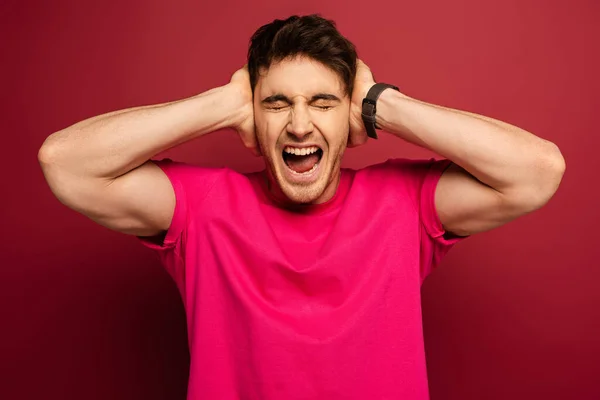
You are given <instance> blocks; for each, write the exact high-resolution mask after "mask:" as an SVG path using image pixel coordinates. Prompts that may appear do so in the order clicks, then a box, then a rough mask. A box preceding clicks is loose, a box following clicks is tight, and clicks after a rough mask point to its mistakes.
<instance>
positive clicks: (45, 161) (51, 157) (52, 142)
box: [37, 133, 59, 168]
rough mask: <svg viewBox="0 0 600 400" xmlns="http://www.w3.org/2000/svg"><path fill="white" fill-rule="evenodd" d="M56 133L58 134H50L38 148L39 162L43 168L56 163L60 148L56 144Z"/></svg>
mask: <svg viewBox="0 0 600 400" xmlns="http://www.w3.org/2000/svg"><path fill="white" fill-rule="evenodd" d="M54 135H56V134H55V133H53V134H52V135H50V136H48V137H47V138H46V140H44V143H42V146H41V147H40V148H39V150H38V155H37V156H38V162H39V163H40V165H41V166H42V168H45V167H47V166H49V165H52V164H54V163H55V162H56V159H57V158H58V154H59V150H58V146H57V144H56V136H54Z"/></svg>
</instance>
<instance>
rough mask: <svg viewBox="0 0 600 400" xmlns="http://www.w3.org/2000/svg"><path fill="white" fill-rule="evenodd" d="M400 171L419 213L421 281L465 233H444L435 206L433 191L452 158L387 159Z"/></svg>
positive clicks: (463, 237)
mask: <svg viewBox="0 0 600 400" xmlns="http://www.w3.org/2000/svg"><path fill="white" fill-rule="evenodd" d="M388 162H390V163H391V164H393V165H395V166H396V167H397V168H398V169H399V170H400V171H402V174H401V175H402V178H403V181H404V183H405V188H406V190H408V196H409V197H410V198H412V199H413V204H414V207H415V209H416V211H417V212H418V214H419V222H420V226H419V232H420V233H419V236H420V238H419V240H420V250H421V254H420V270H421V271H420V272H421V282H422V281H423V280H424V279H425V278H426V277H427V276H428V275H429V274H430V273H431V272H432V271H433V269H434V268H435V267H437V266H438V265H439V264H440V262H441V260H442V259H443V258H444V256H445V255H446V254H447V253H448V251H450V249H451V248H452V247H453V246H454V245H455V244H456V243H458V242H460V241H461V240H463V239H465V238H466V236H462V237H461V236H456V235H453V234H452V233H451V232H446V230H445V229H444V227H443V225H442V222H441V220H440V217H439V214H438V212H437V209H436V207H435V191H436V188H437V184H438V182H439V180H440V178H441V177H442V174H443V173H444V171H445V170H446V168H448V167H449V166H450V165H451V164H452V161H450V160H448V159H442V160H436V159H433V158H432V159H429V160H408V159H395V160H389V161H388Z"/></svg>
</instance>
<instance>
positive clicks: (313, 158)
mask: <svg viewBox="0 0 600 400" xmlns="http://www.w3.org/2000/svg"><path fill="white" fill-rule="evenodd" d="M286 158H287V160H286V164H287V165H288V167H290V168H291V169H292V170H294V171H296V172H298V173H303V172H306V171H308V170H310V169H311V168H312V167H314V166H315V164H316V163H317V162H318V161H319V156H318V155H317V153H313V154H309V155H306V156H297V155H294V154H289V155H288V156H287V157H286Z"/></svg>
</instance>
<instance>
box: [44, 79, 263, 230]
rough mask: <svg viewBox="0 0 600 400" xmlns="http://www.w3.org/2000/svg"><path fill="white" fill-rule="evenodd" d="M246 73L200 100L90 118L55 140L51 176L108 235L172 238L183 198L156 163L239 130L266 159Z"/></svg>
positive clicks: (50, 141)
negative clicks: (178, 199) (163, 155)
mask: <svg viewBox="0 0 600 400" xmlns="http://www.w3.org/2000/svg"><path fill="white" fill-rule="evenodd" d="M252 107H253V106H252V92H251V89H250V83H249V79H248V72H247V70H246V69H245V68H242V69H240V70H238V71H237V72H236V73H235V74H233V76H232V78H231V81H230V82H229V83H228V84H227V85H224V86H221V87H217V88H214V89H212V90H209V91H207V92H204V93H202V94H200V95H197V96H193V97H190V98H187V99H184V100H178V101H174V102H169V103H164V104H158V105H150V106H142V107H135V108H130V109H126V110H119V111H115V112H111V113H108V114H104V115H100V116H96V117H93V118H89V119H87V120H84V121H81V122H78V123H77V124H75V125H73V126H70V127H68V128H66V129H63V130H61V131H59V132H56V133H53V134H52V135H50V136H49V137H48V138H47V139H46V140H45V142H44V144H43V145H42V147H41V148H40V150H39V153H38V159H39V162H40V165H41V167H42V170H43V173H44V176H45V178H46V180H47V182H48V185H49V186H50V189H51V190H52V192H53V193H54V194H55V196H56V197H57V198H58V199H59V200H60V201H61V202H62V203H63V204H65V205H66V206H68V207H70V208H72V209H73V210H75V211H78V212H80V213H82V214H83V215H85V216H87V217H89V218H90V219H92V220H94V221H95V222H97V223H99V224H100V225H103V226H105V227H107V228H110V229H113V230H116V231H119V232H123V233H127V234H131V235H137V236H154V235H158V234H161V233H163V232H164V231H166V230H167V229H168V228H169V226H170V224H171V219H172V217H173V211H174V208H175V194H174V191H173V187H172V186H171V183H170V181H169V179H168V178H167V176H166V175H165V174H164V172H163V171H162V170H161V169H160V168H159V167H158V166H156V165H155V164H154V163H153V162H152V161H149V160H150V159H151V158H152V157H153V156H154V155H156V154H158V153H160V152H162V151H164V150H167V149H169V148H171V147H173V146H175V145H178V144H180V143H183V142H186V141H188V140H191V139H194V138H197V137H200V136H202V135H205V134H207V133H210V132H212V131H215V130H218V129H223V128H233V129H235V130H237V131H238V133H239V134H240V138H241V139H242V142H243V143H244V145H245V146H246V147H247V148H248V149H250V150H251V151H252V152H253V153H254V154H255V155H259V150H258V146H257V143H256V136H255V133H254V121H253V118H254V117H253V108H252Z"/></svg>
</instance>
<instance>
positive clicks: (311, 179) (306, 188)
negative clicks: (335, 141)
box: [273, 157, 331, 204]
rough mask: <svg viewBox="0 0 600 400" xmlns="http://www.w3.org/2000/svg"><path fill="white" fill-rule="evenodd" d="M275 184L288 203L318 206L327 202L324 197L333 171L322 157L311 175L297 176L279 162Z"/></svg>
mask: <svg viewBox="0 0 600 400" xmlns="http://www.w3.org/2000/svg"><path fill="white" fill-rule="evenodd" d="M273 169H274V171H275V173H274V174H273V175H274V176H275V184H276V185H277V186H278V187H279V191H280V192H281V194H282V195H283V196H284V197H285V199H286V200H287V201H289V202H290V203H293V204H318V203H322V202H325V201H326V200H323V199H322V198H323V195H324V193H325V191H326V189H327V187H328V185H329V183H330V182H329V181H330V180H331V171H330V168H328V165H327V162H326V160H325V158H324V157H322V158H321V159H320V160H319V162H318V163H317V165H316V168H315V169H314V170H313V171H311V172H310V173H306V174H301V175H298V174H295V173H293V172H292V171H291V170H290V169H289V167H288V166H287V165H286V164H285V163H284V162H283V160H278V161H277V165H275V166H274V168H273Z"/></svg>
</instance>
